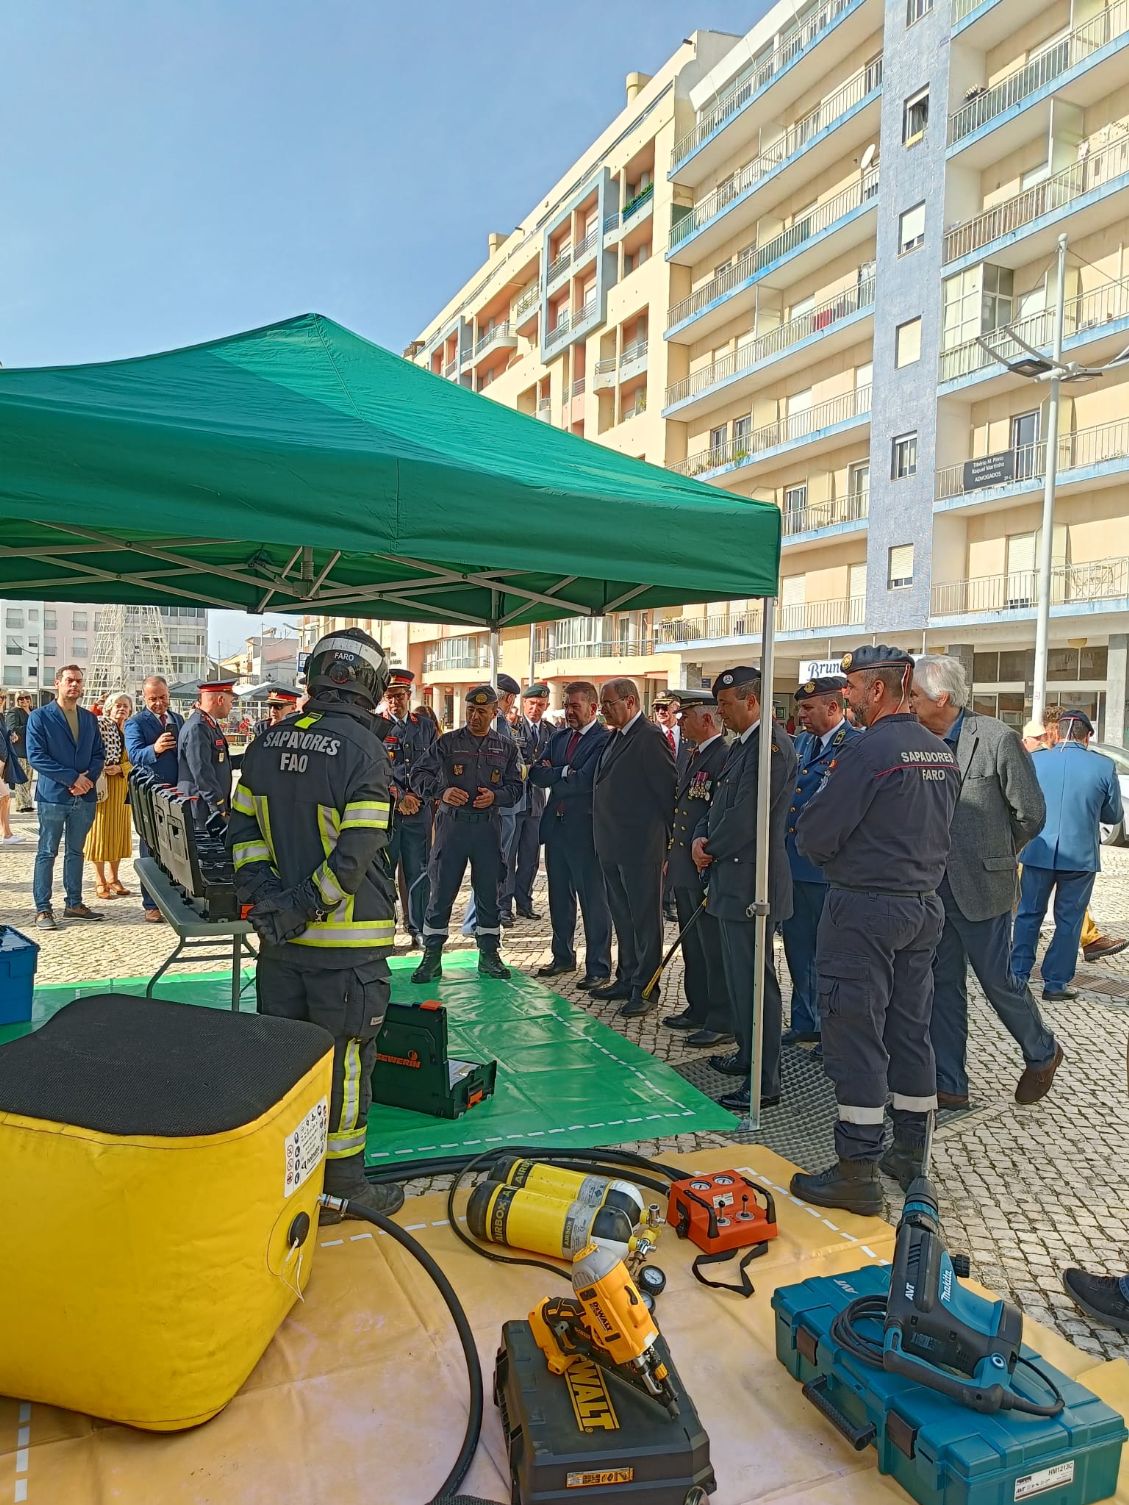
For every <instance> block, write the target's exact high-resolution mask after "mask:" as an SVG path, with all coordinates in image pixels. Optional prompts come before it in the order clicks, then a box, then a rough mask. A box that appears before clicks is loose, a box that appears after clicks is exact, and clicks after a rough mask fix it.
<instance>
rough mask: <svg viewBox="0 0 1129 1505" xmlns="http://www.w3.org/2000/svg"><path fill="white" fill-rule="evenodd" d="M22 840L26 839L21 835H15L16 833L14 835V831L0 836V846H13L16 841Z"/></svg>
mask: <svg viewBox="0 0 1129 1505" xmlns="http://www.w3.org/2000/svg"><path fill="white" fill-rule="evenodd" d="M24 840H26V838H25V837H23V836H17V835H15V833H13V834H12V835H11V836H0V846H4V847H10V846H14V845H15V844H16V842H17V841H24Z"/></svg>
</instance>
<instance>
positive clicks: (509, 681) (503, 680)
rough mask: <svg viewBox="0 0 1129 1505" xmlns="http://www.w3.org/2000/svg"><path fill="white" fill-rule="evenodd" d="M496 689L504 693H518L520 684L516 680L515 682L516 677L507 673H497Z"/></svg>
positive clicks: (519, 692)
mask: <svg viewBox="0 0 1129 1505" xmlns="http://www.w3.org/2000/svg"><path fill="white" fill-rule="evenodd" d="M498 689H499V690H500V691H501V692H502V693H503V694H504V695H520V694H521V686H520V685H519V684H518V682H517V680H516V679H513V678H511V676H510V675H508V674H499V675H498Z"/></svg>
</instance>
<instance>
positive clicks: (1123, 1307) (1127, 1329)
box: [1062, 1266, 1129, 1333]
mask: <svg viewBox="0 0 1129 1505" xmlns="http://www.w3.org/2000/svg"><path fill="white" fill-rule="evenodd" d="M1062 1284H1063V1289H1064V1290H1065V1291H1066V1294H1067V1295H1068V1296H1069V1297H1070V1299H1071V1301H1073V1303H1074V1305H1075V1306H1077V1307H1080V1308H1081V1309H1082V1311H1084V1312H1085V1313H1086V1315H1087V1317H1093V1319H1094V1321H1095V1322H1100V1323H1101V1324H1102V1326H1103V1327H1112V1328H1116V1330H1117V1331H1118V1332H1119V1333H1129V1301H1126V1299H1125V1297H1124V1296H1123V1295H1122V1294H1121V1283H1120V1281H1119V1280H1118V1279H1117V1277H1116V1276H1115V1275H1088V1274H1087V1273H1086V1271H1085V1270H1079V1269H1076V1268H1075V1267H1073V1266H1072V1267H1071V1268H1070V1269H1069V1270H1064V1271H1063V1272H1062Z"/></svg>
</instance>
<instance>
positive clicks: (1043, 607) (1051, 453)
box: [1031, 235, 1066, 723]
mask: <svg viewBox="0 0 1129 1505" xmlns="http://www.w3.org/2000/svg"><path fill="white" fill-rule="evenodd" d="M1065 298H1066V236H1065V235H1060V236H1059V238H1058V262H1057V266H1056V271H1055V325H1054V346H1053V361H1054V365H1053V367H1052V373H1051V377H1050V388H1049V392H1048V396H1047V433H1046V450H1045V458H1044V461H1043V536H1042V538H1041V539H1040V547H1039V594H1038V599H1037V601H1036V616H1035V677H1034V685H1033V687H1032V692H1031V717H1032V720H1034V721H1038V722H1040V723H1041V722H1042V719H1043V710H1044V708H1045V706H1046V703H1047V643H1048V639H1049V636H1050V626H1051V572H1052V569H1053V566H1054V524H1055V489H1056V485H1057V482H1058V414H1059V396H1060V393H1061V390H1062V372H1063V366H1062V341H1063V325H1064V321H1065V310H1066V305H1065Z"/></svg>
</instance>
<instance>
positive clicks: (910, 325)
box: [894, 319, 921, 370]
mask: <svg viewBox="0 0 1129 1505" xmlns="http://www.w3.org/2000/svg"><path fill="white" fill-rule="evenodd" d="M920 359H921V320H920V319H907V320H906V322H905V323H904V324H899V325H898V329H897V334H896V337H895V345H894V365H895V366H897V367H898V368H899V370H900V369H901V367H902V366H912V365H913V364H914V363H915V362H916V361H919V360H920Z"/></svg>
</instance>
